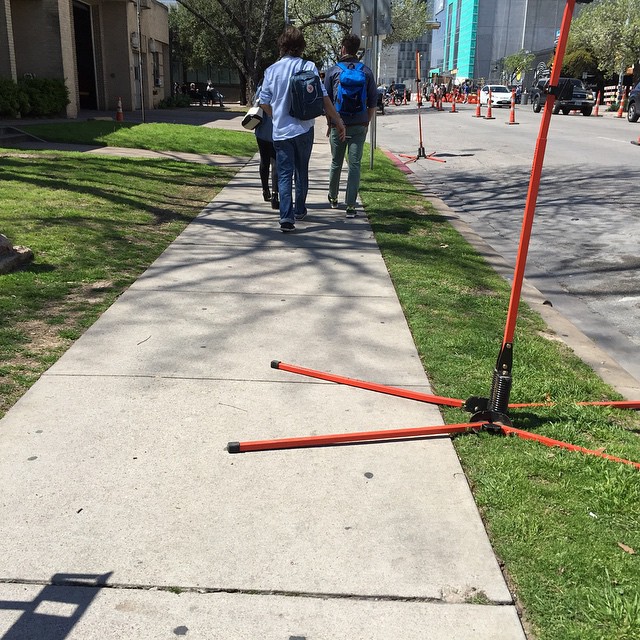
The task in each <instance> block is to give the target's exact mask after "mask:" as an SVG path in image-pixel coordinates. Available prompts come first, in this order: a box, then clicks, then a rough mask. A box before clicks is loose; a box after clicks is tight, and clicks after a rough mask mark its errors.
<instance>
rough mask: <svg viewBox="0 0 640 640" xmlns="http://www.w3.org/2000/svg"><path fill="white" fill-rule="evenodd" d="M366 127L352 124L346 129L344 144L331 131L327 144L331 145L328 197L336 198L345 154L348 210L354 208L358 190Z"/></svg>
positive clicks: (333, 131)
mask: <svg viewBox="0 0 640 640" xmlns="http://www.w3.org/2000/svg"><path fill="white" fill-rule="evenodd" d="M367 131H368V129H367V127H365V126H364V125H361V124H353V125H349V126H348V127H347V136H349V137H348V138H347V139H346V140H344V142H341V141H340V138H339V137H338V130H337V129H336V128H335V127H334V128H332V129H331V135H330V136H329V143H330V145H331V169H329V197H330V198H337V197H338V188H339V187H340V173H341V172H342V163H343V162H344V156H345V153H346V154H347V164H348V166H349V172H348V174H347V192H346V193H345V197H344V200H345V202H346V204H347V207H348V208H352V207H355V206H356V199H357V197H358V189H359V188H360V163H361V161H362V149H363V147H364V142H365V139H366V137H367Z"/></svg>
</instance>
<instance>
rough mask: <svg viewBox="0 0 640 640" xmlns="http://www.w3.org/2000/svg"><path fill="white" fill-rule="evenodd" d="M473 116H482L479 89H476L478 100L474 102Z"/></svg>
mask: <svg viewBox="0 0 640 640" xmlns="http://www.w3.org/2000/svg"><path fill="white" fill-rule="evenodd" d="M472 117H473V118H482V105H481V104H480V90H478V101H477V102H476V113H475V115H474V116H472Z"/></svg>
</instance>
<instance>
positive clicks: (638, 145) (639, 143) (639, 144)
mask: <svg viewBox="0 0 640 640" xmlns="http://www.w3.org/2000/svg"><path fill="white" fill-rule="evenodd" d="M631 144H635V145H636V147H640V136H638V139H637V140H632V141H631Z"/></svg>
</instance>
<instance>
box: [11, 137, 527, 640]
mask: <svg viewBox="0 0 640 640" xmlns="http://www.w3.org/2000/svg"><path fill="white" fill-rule="evenodd" d="M316 129H317V130H316V144H315V146H314V151H313V155H312V166H311V172H310V192H309V199H308V208H309V216H308V218H307V219H306V220H304V221H303V222H300V223H297V225H296V227H297V228H296V232H295V233H294V234H287V235H285V234H282V233H281V232H280V231H279V228H278V219H277V212H275V211H272V210H271V209H270V207H269V204H268V203H265V202H262V198H261V189H260V186H259V185H260V181H259V177H258V167H257V159H255V158H254V159H253V160H252V161H251V162H250V163H248V164H247V165H246V166H244V167H243V168H242V169H240V171H239V172H238V174H237V175H236V177H235V178H234V179H233V180H232V181H231V182H230V183H229V184H228V186H227V187H226V188H225V189H223V190H222V191H221V192H220V193H219V194H218V196H217V197H216V198H215V199H214V200H213V201H212V202H211V203H210V204H209V206H208V207H207V208H206V209H205V210H204V211H203V212H202V213H201V215H200V216H199V217H198V218H197V219H196V220H195V221H194V222H193V223H192V224H191V225H189V227H188V228H187V229H186V230H185V231H184V232H183V233H182V234H181V235H180V236H179V237H178V238H177V239H176V241H175V242H174V243H173V244H172V245H171V246H170V247H169V248H168V249H167V250H166V251H165V252H164V253H163V254H162V255H161V256H160V258H159V259H158V260H157V261H156V262H155V263H154V264H152V265H151V266H150V268H149V269H148V270H147V271H146V273H144V274H143V276H142V277H141V278H140V279H139V280H138V281H137V282H136V283H135V284H134V285H132V286H131V287H130V288H129V289H128V290H127V291H126V292H125V293H124V294H123V295H122V296H121V297H120V298H119V299H118V300H117V302H116V303H115V304H114V305H112V307H110V308H109V309H108V310H107V311H106V312H105V313H104V315H103V316H102V317H101V318H100V319H99V320H98V321H97V322H96V323H95V324H94V325H93V326H92V327H91V328H90V329H89V330H88V331H87V332H86V333H85V334H84V335H83V336H82V337H81V338H80V339H79V340H78V341H77V342H76V343H75V344H74V345H73V347H72V348H71V349H70V350H69V351H68V352H67V353H66V354H65V355H64V356H63V357H62V358H61V359H60V360H59V361H58V362H57V363H56V364H55V365H54V366H52V367H51V368H50V369H49V370H48V371H47V372H46V373H45V374H44V375H43V376H42V378H41V379H40V380H39V381H38V382H37V383H36V384H35V385H34V386H33V387H32V388H31V390H30V391H29V392H28V393H27V394H25V396H24V397H23V398H22V399H21V400H20V401H19V402H18V403H17V404H16V405H15V406H14V408H13V409H12V410H11V411H9V413H8V414H7V415H6V417H5V418H4V419H3V420H2V422H1V423H0V487H1V488H0V496H1V499H0V522H1V523H2V524H1V536H0V635H1V634H4V635H2V637H3V638H5V639H11V640H17V639H18V638H46V639H47V640H63V639H65V640H66V639H82V640H93V639H96V640H97V639H100V640H104V639H108V638H118V639H123V638H124V639H135V640H144V639H147V638H148V639H154V640H155V639H158V638H174V637H176V636H186V637H187V638H202V639H207V640H217V639H220V640H235V639H244V638H247V639H267V640H302V639H303V638H304V639H306V640H318V639H322V640H338V639H344V640H347V639H348V640H400V639H402V640H418V639H420V640H422V639H425V638H429V640H453V639H456V640H459V639H463V638H464V639H466V638H473V639H474V640H489V639H495V640H511V639H514V640H516V639H518V640H522V639H523V638H524V634H523V631H522V627H521V624H520V621H519V619H518V616H517V613H516V609H515V607H514V605H513V602H512V599H511V596H510V593H509V590H508V589H507V586H506V584H505V582H504V579H503V577H502V574H501V572H500V568H499V566H498V563H497V561H496V558H495V556H494V554H493V552H492V550H491V547H490V545H489V542H488V539H487V536H486V533H485V531H484V528H483V525H482V522H481V520H480V517H479V515H478V512H477V509H476V506H475V504H474V501H473V498H472V496H471V493H470V491H469V487H468V485H467V482H466V479H465V476H464V474H463V472H462V469H461V467H460V465H459V462H458V459H457V457H456V455H455V452H454V450H453V447H452V445H451V442H450V440H449V439H448V438H431V439H421V440H413V441H403V442H395V443H384V444H382V443H377V444H363V445H353V446H342V447H331V448H322V449H306V450H303V449H299V450H289V451H275V452H262V453H252V454H240V455H230V454H229V453H227V451H226V450H225V446H226V444H227V442H228V441H235V440H253V439H261V438H273V437H284V436H297V435H310V434H322V433H334V432H348V431H358V430H371V429H387V428H398V427H410V426H421V425H428V424H440V423H441V418H440V415H439V412H438V410H437V408H435V407H433V406H429V405H424V404H420V403H417V402H412V401H410V400H405V399H401V398H393V397H388V396H382V395H379V394H375V393H371V392H368V391H364V390H358V389H352V388H348V387H343V386H338V385H334V384H331V383H325V382H320V381H317V380H311V379H307V378H301V377H298V376H294V375H292V374H289V373H286V372H282V371H277V370H274V369H271V368H270V366H269V363H270V361H271V360H273V359H277V360H282V361H283V362H289V363H295V364H299V365H301V366H305V367H310V368H314V369H320V370H324V371H331V372H333V373H338V374H341V375H346V376H350V377H356V378H361V379H365V380H371V381H375V382H380V383H384V384H390V385H394V386H402V387H407V388H411V389H419V390H423V391H426V392H429V383H428V380H427V378H426V377H425V374H424V372H423V369H422V366H421V364H420V359H419V357H418V354H417V352H416V349H415V346H414V344H413V341H412V338H411V334H410V333H409V330H408V327H407V324H406V322H405V319H404V316H403V314H402V311H401V308H400V305H399V302H398V299H397V297H396V294H395V290H394V288H393V286H392V284H391V281H390V279H389V276H388V274H387V271H386V268H385V265H384V262H383V261H382V258H381V255H380V252H379V250H378V247H377V245H376V242H375V239H374V237H373V234H372V231H371V228H370V226H369V224H368V222H367V220H366V217H363V216H362V215H360V216H359V217H358V218H356V219H349V220H347V219H345V217H344V210H332V209H330V208H329V207H328V203H327V201H326V189H327V173H328V166H329V157H330V153H329V147H328V144H327V142H326V139H325V138H323V137H322V129H321V127H316ZM474 602H482V603H483V604H473V603H474Z"/></svg>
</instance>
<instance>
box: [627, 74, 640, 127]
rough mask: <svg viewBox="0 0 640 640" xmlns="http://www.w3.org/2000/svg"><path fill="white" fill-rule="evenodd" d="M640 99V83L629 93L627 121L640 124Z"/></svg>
mask: <svg viewBox="0 0 640 640" xmlns="http://www.w3.org/2000/svg"><path fill="white" fill-rule="evenodd" d="M639 98H640V82H638V84H637V85H636V86H635V87H634V88H633V89H631V92H630V93H629V102H628V103H627V120H628V121H629V122H638V118H640V113H638V99H639Z"/></svg>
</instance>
